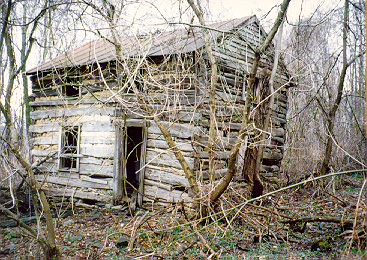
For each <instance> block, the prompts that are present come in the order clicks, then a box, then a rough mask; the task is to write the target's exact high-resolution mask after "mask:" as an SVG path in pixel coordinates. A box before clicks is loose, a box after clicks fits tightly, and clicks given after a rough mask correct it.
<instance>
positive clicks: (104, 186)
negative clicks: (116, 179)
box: [36, 175, 111, 189]
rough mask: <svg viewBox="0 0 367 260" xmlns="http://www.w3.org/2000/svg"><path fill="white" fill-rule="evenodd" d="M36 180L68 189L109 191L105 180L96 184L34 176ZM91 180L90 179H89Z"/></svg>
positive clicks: (78, 180)
mask: <svg viewBox="0 0 367 260" xmlns="http://www.w3.org/2000/svg"><path fill="white" fill-rule="evenodd" d="M36 179H37V180H38V181H40V182H46V183H53V184H60V185H65V186H68V187H70V188H71V187H78V188H93V189H111V185H110V182H108V181H106V180H103V181H102V180H99V181H100V182H103V183H96V182H91V181H88V180H87V179H76V178H65V177H59V176H45V175H36ZM90 179H92V178H90Z"/></svg>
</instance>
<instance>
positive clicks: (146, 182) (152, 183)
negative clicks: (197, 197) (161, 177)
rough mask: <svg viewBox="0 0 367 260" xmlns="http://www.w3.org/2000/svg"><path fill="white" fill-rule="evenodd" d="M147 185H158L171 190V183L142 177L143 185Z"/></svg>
mask: <svg viewBox="0 0 367 260" xmlns="http://www.w3.org/2000/svg"><path fill="white" fill-rule="evenodd" d="M148 185H150V186H154V187H158V188H160V189H164V190H168V191H172V190H173V187H172V185H169V184H164V183H162V182H159V181H152V180H148V179H144V186H148Z"/></svg>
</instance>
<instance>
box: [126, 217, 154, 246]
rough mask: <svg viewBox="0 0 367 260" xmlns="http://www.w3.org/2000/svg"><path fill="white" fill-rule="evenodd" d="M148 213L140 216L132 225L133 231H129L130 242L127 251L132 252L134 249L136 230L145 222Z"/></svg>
mask: <svg viewBox="0 0 367 260" xmlns="http://www.w3.org/2000/svg"><path fill="white" fill-rule="evenodd" d="M148 213H149V212H146V213H145V214H144V215H143V216H141V217H140V218H139V219H138V220H137V221H135V223H134V227H133V230H132V231H131V235H130V241H129V244H128V246H127V248H128V250H129V251H130V250H132V249H133V247H134V243H135V239H136V232H137V230H138V228H139V227H140V226H141V225H142V224H143V223H144V222H145V220H146V219H147V216H148Z"/></svg>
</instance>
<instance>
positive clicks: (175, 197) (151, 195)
mask: <svg viewBox="0 0 367 260" xmlns="http://www.w3.org/2000/svg"><path fill="white" fill-rule="evenodd" d="M144 195H146V196H147V197H148V198H146V197H144V200H145V201H150V200H154V199H159V200H163V201H167V202H172V203H174V202H180V201H182V200H183V201H185V202H188V201H191V200H192V199H191V198H190V196H189V195H188V194H187V193H186V192H180V191H176V190H173V191H168V190H165V189H161V188H159V187H156V186H150V185H146V186H145V188H144Z"/></svg>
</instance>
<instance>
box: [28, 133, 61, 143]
mask: <svg viewBox="0 0 367 260" xmlns="http://www.w3.org/2000/svg"><path fill="white" fill-rule="evenodd" d="M59 140H60V136H59V135H57V136H55V135H54V136H43V137H34V138H31V143H32V144H33V145H58V144H59Z"/></svg>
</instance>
